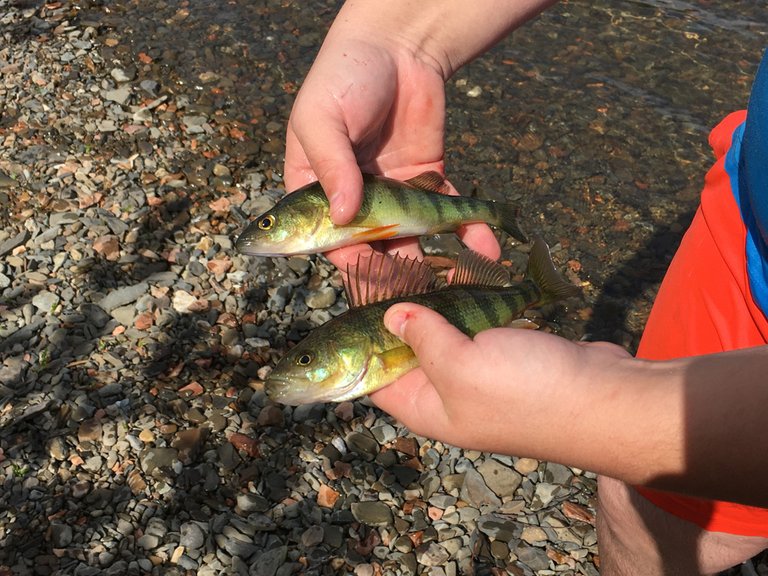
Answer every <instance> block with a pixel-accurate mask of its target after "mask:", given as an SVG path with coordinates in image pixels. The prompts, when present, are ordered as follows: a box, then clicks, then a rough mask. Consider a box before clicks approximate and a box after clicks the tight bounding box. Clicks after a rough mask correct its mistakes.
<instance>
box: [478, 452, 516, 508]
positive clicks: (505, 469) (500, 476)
mask: <svg viewBox="0 0 768 576" xmlns="http://www.w3.org/2000/svg"><path fill="white" fill-rule="evenodd" d="M477 471H478V472H479V473H480V475H481V476H482V477H483V480H485V483H486V485H487V486H488V488H490V489H491V490H493V491H494V492H495V494H496V495H497V496H498V497H499V498H507V497H510V496H513V495H514V494H515V490H517V488H518V487H519V486H520V483H521V482H522V481H523V477H522V476H520V474H518V473H517V472H516V471H515V470H513V469H511V468H510V467H509V466H504V465H503V464H502V463H501V462H498V461H497V460H494V459H493V458H488V459H487V460H486V461H485V462H483V463H481V464H480V465H479V466H477Z"/></svg>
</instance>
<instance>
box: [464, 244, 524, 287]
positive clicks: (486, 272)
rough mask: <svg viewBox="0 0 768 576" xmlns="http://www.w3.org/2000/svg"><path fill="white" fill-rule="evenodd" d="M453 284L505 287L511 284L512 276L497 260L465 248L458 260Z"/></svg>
mask: <svg viewBox="0 0 768 576" xmlns="http://www.w3.org/2000/svg"><path fill="white" fill-rule="evenodd" d="M451 284H457V285H467V284H472V285H476V286H498V287H505V286H509V285H511V278H510V274H509V270H508V269H507V268H506V267H504V266H502V265H501V264H499V263H498V262H496V261H495V260H491V259H490V258H488V257H486V256H483V255H482V254H479V253H478V252H474V251H472V250H464V251H462V252H461V253H459V257H458V259H457V260H456V270H455V271H454V273H453V280H452V281H451Z"/></svg>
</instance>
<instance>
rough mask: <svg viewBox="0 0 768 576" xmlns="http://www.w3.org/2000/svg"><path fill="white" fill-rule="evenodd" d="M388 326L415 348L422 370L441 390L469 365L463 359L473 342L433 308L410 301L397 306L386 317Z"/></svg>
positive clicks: (389, 310) (390, 309)
mask: <svg viewBox="0 0 768 576" xmlns="http://www.w3.org/2000/svg"><path fill="white" fill-rule="evenodd" d="M384 325H385V326H386V327H387V330H389V331H390V332H392V333H393V334H394V335H395V336H397V337H398V338H400V339H401V340H402V341H403V342H405V343H406V344H407V345H408V346H410V347H411V349H412V350H413V351H414V353H415V354H416V357H417V358H418V359H419V364H420V366H421V369H422V370H423V371H424V373H425V374H426V375H427V377H428V378H429V379H430V380H431V381H432V383H433V384H435V385H436V386H438V388H439V387H440V384H443V383H448V382H451V381H452V380H454V379H455V377H456V375H457V373H458V371H460V370H461V369H462V368H463V367H464V366H466V365H468V363H467V362H464V361H463V360H462V359H463V358H464V357H465V355H466V354H467V353H468V352H469V351H470V350H471V346H472V345H473V341H472V339H471V338H469V337H468V336H467V335H466V334H464V333H463V332H461V331H460V330H459V329H458V328H456V327H455V326H454V325H453V324H451V323H450V322H448V320H446V319H445V318H444V317H443V316H441V315H440V314H438V313H437V312H435V311H434V310H432V309H430V308H427V307H425V306H419V305H418V304H412V303H410V302H403V303H399V304H395V305H394V306H391V307H390V308H389V309H388V310H387V312H386V313H385V314H384Z"/></svg>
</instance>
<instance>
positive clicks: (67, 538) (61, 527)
mask: <svg viewBox="0 0 768 576" xmlns="http://www.w3.org/2000/svg"><path fill="white" fill-rule="evenodd" d="M72 538H73V534H72V527H71V526H69V525H68V524H58V523H54V524H51V545H52V546H53V547H54V548H66V547H67V546H69V545H70V544H71V543H72Z"/></svg>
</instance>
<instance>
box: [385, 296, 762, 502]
mask: <svg viewBox="0 0 768 576" xmlns="http://www.w3.org/2000/svg"><path fill="white" fill-rule="evenodd" d="M386 321H387V325H388V326H389V327H390V329H391V330H392V331H393V332H395V333H396V334H400V335H401V337H402V338H403V339H404V340H405V341H406V342H407V343H408V344H409V345H410V346H411V347H413V348H414V350H415V351H416V353H417V356H418V357H419V360H420V362H421V366H422V368H420V369H416V370H414V371H412V372H411V373H409V374H408V375H406V376H405V377H404V378H402V379H401V380H400V381H398V382H396V383H395V384H393V385H392V386H390V387H388V388H384V389H383V390H381V391H379V392H377V393H375V394H374V395H373V399H374V401H375V402H376V404H377V405H379V406H380V407H381V408H383V409H384V410H387V411H388V412H390V413H391V414H393V415H394V416H395V417H396V418H398V419H399V420H401V421H402V422H403V423H404V424H405V425H406V426H408V427H409V428H411V429H412V430H413V431H414V432H416V433H418V434H423V435H426V436H429V437H432V438H437V439H441V440H444V441H447V442H451V443H453V444H456V445H458V446H463V447H470V448H475V449H479V450H487V451H492V452H500V453H507V454H514V455H519V456H532V457H536V458H540V459H543V460H551V461H556V462H562V463H565V464H569V465H573V466H578V467H580V468H585V469H588V470H592V471H594V472H598V473H601V474H605V475H608V476H612V477H614V478H618V479H620V480H623V481H625V482H628V483H631V484H640V485H646V486H650V487H655V488H661V489H666V490H672V491H678V492H683V493H687V494H690V495H695V496H701V497H707V498H716V499H720V500H730V501H735V502H741V503H745V504H752V505H761V506H766V505H768V494H766V491H765V489H764V486H765V478H766V477H768V456H766V450H765V447H766V446H767V445H768V426H766V425H765V411H766V406H768V385H767V384H768V383H767V382H766V376H765V375H766V374H768V346H766V347H759V348H752V349H747V350H741V351H734V352H725V353H721V354H712V355H706V356H698V357H692V358H685V359H679V360H672V361H664V362H652V361H645V360H638V359H635V358H633V357H631V356H630V355H629V354H627V353H626V352H625V351H624V350H623V349H621V348H619V347H618V346H614V345H612V344H608V343H590V344H585V343H574V342H570V341H568V340H565V339H563V338H559V337H557V336H553V335H551V334H545V333H541V332H535V331H530V330H514V329H508V328H500V329H495V330H489V331H486V332H482V333H480V334H478V335H477V336H476V337H475V338H474V339H470V338H467V337H466V336H464V335H463V334H462V333H461V332H459V331H458V330H456V329H455V328H454V327H453V326H451V325H450V324H448V323H447V322H446V321H445V320H444V319H443V318H442V317H440V316H439V315H437V314H436V313H434V312H432V311H430V310H428V309H425V308H420V307H418V306H415V305H412V304H400V305H398V306H396V307H393V308H392V309H390V311H389V312H388V313H387V316H386Z"/></svg>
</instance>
